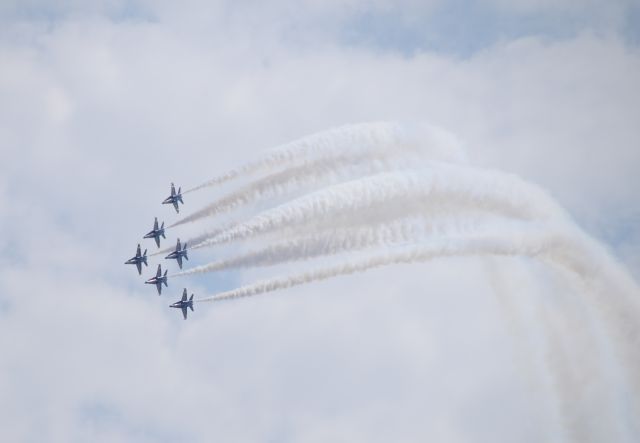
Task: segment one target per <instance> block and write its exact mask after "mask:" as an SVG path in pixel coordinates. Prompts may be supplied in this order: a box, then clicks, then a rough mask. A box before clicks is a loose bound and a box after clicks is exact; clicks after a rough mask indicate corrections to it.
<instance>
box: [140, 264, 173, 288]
mask: <svg viewBox="0 0 640 443" xmlns="http://www.w3.org/2000/svg"><path fill="white" fill-rule="evenodd" d="M145 283H146V284H148V285H156V289H157V290H158V295H161V294H162V283H164V285H165V286H169V285H167V271H164V275H162V268H161V265H158V272H156V276H155V277H151V278H150V279H149V280H147V281H146V282H145Z"/></svg>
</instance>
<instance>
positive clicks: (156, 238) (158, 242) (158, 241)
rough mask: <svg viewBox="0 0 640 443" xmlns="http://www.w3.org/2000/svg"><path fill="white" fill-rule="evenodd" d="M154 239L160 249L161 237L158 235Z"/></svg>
mask: <svg viewBox="0 0 640 443" xmlns="http://www.w3.org/2000/svg"><path fill="white" fill-rule="evenodd" d="M157 225H158V223H157V222H156V226H157ZM156 229H157V228H156ZM153 239H154V240H155V241H156V245H158V247H160V236H159V235H156V236H155V237H153Z"/></svg>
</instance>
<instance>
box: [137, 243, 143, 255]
mask: <svg viewBox="0 0 640 443" xmlns="http://www.w3.org/2000/svg"><path fill="white" fill-rule="evenodd" d="M141 255H142V254H141V252H140V245H138V249H136V257H140V256H141Z"/></svg>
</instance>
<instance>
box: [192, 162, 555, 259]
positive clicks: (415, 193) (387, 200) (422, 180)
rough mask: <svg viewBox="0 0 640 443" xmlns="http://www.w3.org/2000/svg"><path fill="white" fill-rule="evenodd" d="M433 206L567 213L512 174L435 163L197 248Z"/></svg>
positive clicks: (332, 191)
mask: <svg viewBox="0 0 640 443" xmlns="http://www.w3.org/2000/svg"><path fill="white" fill-rule="evenodd" d="M523 195H526V196H527V198H526V199H523V198H522V196H523ZM434 204H435V205H436V206H441V207H447V206H451V205H462V206H466V207H473V208H475V209H477V210H487V211H489V212H497V213H500V214H506V215H510V216H512V217H517V218H524V219H534V218H547V217H551V216H552V215H556V216H557V215H558V214H562V213H563V211H562V210H561V209H560V208H559V207H558V206H557V205H555V204H554V203H553V202H552V201H551V200H550V199H549V198H548V197H546V195H545V194H544V193H543V192H542V191H541V190H539V189H538V188H537V187H535V186H532V185H530V184H527V183H525V182H523V181H522V180H520V179H518V178H517V177H516V176H514V175H510V174H504V173H499V172H495V171H483V170H479V169H472V168H468V167H462V166H456V165H449V164H443V163H433V164H432V167H430V168H429V169H425V170H418V171H396V172H387V173H381V174H376V175H373V176H369V177H365V178H362V179H359V180H353V181H350V182H346V183H341V184H339V185H334V186H330V187H327V188H325V189H322V190H320V191H316V192H313V193H311V194H308V195H306V196H304V197H300V198H298V199H295V200H293V201H291V202H289V203H286V204H283V205H280V206H278V207H276V208H273V209H271V210H268V211H265V212H263V213H261V214H259V215H257V216H254V217H253V218H251V219H249V220H248V221H247V222H244V223H240V224H238V225H236V226H235V227H232V228H230V229H227V230H225V231H223V232H221V233H220V234H219V235H216V236H214V237H212V238H210V239H209V240H205V241H203V242H202V243H199V244H196V245H194V246H193V249H197V248H202V247H205V246H212V245H216V244H220V243H224V242H229V241H232V240H237V239H244V238H249V237H253V236H256V235H259V234H262V233H267V232H270V231H273V230H276V229H279V228H281V227H291V226H297V225H302V224H304V223H309V222H312V221H313V220H317V219H326V220H331V219H333V218H336V219H340V218H342V219H344V218H345V217H346V216H348V215H349V214H357V213H358V212H362V211H365V210H368V209H372V208H379V210H380V211H383V212H384V211H387V210H388V208H389V207H398V208H400V209H401V210H404V212H406V213H407V214H408V215H410V214H411V212H412V211H414V212H422V211H423V210H424V207H428V205H432V206H433V205H434Z"/></svg>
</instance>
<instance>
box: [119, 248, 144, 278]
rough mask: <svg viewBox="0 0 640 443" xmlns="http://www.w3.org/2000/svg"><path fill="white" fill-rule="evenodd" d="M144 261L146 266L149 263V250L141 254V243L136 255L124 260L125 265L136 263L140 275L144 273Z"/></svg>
mask: <svg viewBox="0 0 640 443" xmlns="http://www.w3.org/2000/svg"><path fill="white" fill-rule="evenodd" d="M142 263H144V265H145V266H148V265H147V250H146V249H145V250H144V254H140V244H138V249H137V250H136V256H135V257H132V258H130V259H129V260H127V261H126V262H124V264H125V265H136V267H137V268H138V275H140V274H142Z"/></svg>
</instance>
